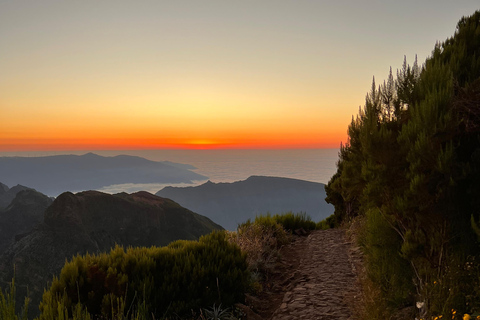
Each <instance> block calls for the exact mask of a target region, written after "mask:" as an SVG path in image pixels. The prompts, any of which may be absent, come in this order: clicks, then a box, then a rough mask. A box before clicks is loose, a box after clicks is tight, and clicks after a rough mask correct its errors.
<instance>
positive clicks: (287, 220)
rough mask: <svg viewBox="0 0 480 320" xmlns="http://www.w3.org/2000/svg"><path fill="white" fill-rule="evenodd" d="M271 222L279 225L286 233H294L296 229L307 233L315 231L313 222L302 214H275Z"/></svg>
mask: <svg viewBox="0 0 480 320" xmlns="http://www.w3.org/2000/svg"><path fill="white" fill-rule="evenodd" d="M273 220H275V221H276V222H278V223H279V224H281V225H282V226H283V228H285V230H287V231H295V230H297V229H304V230H307V231H308V230H315V227H316V224H315V222H313V221H312V219H311V218H310V216H308V215H307V214H306V213H304V212H300V213H295V214H294V213H292V212H288V213H284V214H276V215H274V216H273Z"/></svg>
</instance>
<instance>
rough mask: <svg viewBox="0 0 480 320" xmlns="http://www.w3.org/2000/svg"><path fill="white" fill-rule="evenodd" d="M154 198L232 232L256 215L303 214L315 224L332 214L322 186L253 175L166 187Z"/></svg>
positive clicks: (331, 208)
mask: <svg viewBox="0 0 480 320" xmlns="http://www.w3.org/2000/svg"><path fill="white" fill-rule="evenodd" d="M157 195H159V196H162V197H166V198H170V199H173V200H174V201H177V202H178V203H180V204H181V205H182V206H184V207H186V208H189V209H190V210H193V211H195V212H197V213H199V214H202V215H205V216H207V217H209V218H210V219H212V220H214V221H216V222H217V223H219V224H221V225H222V226H223V227H225V228H226V229H228V230H235V229H236V227H237V225H238V223H241V222H244V221H245V220H247V219H249V218H255V216H256V215H258V214H265V213H267V212H270V213H284V212H289V211H292V212H295V213H296V212H306V213H307V214H308V215H310V216H311V217H312V219H313V220H314V221H319V220H323V219H325V218H326V217H328V216H329V215H331V214H332V213H333V206H331V205H329V204H327V203H326V202H325V200H324V199H325V185H324V184H322V183H316V182H309V181H303V180H297V179H288V178H277V177H261V176H252V177H250V178H248V179H247V180H244V181H237V182H234V183H212V182H210V181H208V182H206V183H204V184H202V185H200V186H197V187H185V188H178V187H166V188H164V189H162V190H160V191H158V192H157Z"/></svg>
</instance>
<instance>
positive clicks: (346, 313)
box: [270, 229, 360, 320]
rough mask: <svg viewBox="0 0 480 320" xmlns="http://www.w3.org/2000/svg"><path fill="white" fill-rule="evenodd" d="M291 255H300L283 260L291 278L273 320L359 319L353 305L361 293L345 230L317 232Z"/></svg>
mask: <svg viewBox="0 0 480 320" xmlns="http://www.w3.org/2000/svg"><path fill="white" fill-rule="evenodd" d="M287 251H289V252H295V253H296V254H294V255H291V254H290V255H285V256H284V257H282V261H281V263H282V265H283V267H285V271H286V272H287V273H288V272H289V273H290V275H288V274H287V279H286V280H288V281H285V287H284V289H283V290H282V291H283V292H285V293H284V294H283V292H282V294H283V300H282V301H281V304H280V306H279V307H278V308H277V309H276V310H275V311H274V312H273V315H272V316H271V317H270V319H274V320H284V319H285V320H286V319H335V320H341V319H352V320H353V319H356V317H355V315H354V312H353V310H352V306H351V305H352V301H354V300H355V299H356V298H357V297H358V298H360V290H359V286H358V283H357V275H356V272H355V263H354V261H352V254H351V244H350V243H348V242H346V240H345V231H344V230H340V229H330V230H321V231H314V232H312V233H311V234H310V235H309V236H308V237H307V238H306V239H305V238H304V239H302V240H300V241H296V242H294V243H293V244H292V245H291V247H290V248H287ZM292 259H293V260H294V261H292ZM295 259H296V261H295Z"/></svg>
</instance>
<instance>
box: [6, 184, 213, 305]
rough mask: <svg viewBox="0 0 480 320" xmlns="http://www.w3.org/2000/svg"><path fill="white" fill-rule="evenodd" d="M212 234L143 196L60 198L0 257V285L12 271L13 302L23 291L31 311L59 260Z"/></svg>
mask: <svg viewBox="0 0 480 320" xmlns="http://www.w3.org/2000/svg"><path fill="white" fill-rule="evenodd" d="M215 229H222V228H221V227H220V226H219V225H217V224H215V223H213V222H212V221H211V220H210V219H208V218H206V217H203V216H200V215H198V214H196V213H193V212H191V211H190V210H187V209H185V208H183V207H181V206H180V205H178V204H177V203H175V202H173V201H172V200H169V199H163V198H160V197H157V196H155V195H152V194H149V193H147V192H138V193H133V194H126V193H121V194H116V195H109V194H105V193H101V192H97V191H87V192H81V193H77V194H72V193H70V192H66V193H63V194H61V195H60V196H59V197H58V198H57V199H55V201H54V202H53V203H52V205H51V206H50V207H48V208H47V210H46V211H45V218H44V222H43V223H41V224H40V225H38V226H37V227H36V228H35V229H34V230H33V231H32V232H30V233H29V234H27V235H24V236H23V237H22V238H17V242H15V243H14V244H13V245H12V246H10V247H9V248H8V249H7V250H6V251H5V252H4V253H3V255H1V256H0V280H1V282H3V284H2V286H4V285H5V282H8V281H9V280H11V278H12V276H13V266H14V265H15V273H16V283H17V284H18V286H19V292H18V293H17V296H20V297H21V296H25V295H24V294H26V286H27V285H28V288H29V291H30V294H31V297H32V303H33V305H34V306H36V305H37V304H38V302H39V301H40V297H41V293H42V291H43V288H44V287H45V285H46V284H47V282H48V281H51V279H52V276H53V275H54V274H58V272H59V271H60V269H61V268H62V266H63V265H64V263H65V259H69V258H71V257H72V256H74V255H76V254H85V253H87V252H89V253H99V252H104V251H108V250H110V249H111V248H112V247H114V246H115V244H119V245H121V246H125V247H127V246H153V245H155V246H162V245H166V244H168V243H169V242H171V241H173V240H177V239H192V240H193V239H197V238H199V237H200V236H201V235H204V234H207V233H210V232H211V231H212V230H215ZM35 311H37V310H35Z"/></svg>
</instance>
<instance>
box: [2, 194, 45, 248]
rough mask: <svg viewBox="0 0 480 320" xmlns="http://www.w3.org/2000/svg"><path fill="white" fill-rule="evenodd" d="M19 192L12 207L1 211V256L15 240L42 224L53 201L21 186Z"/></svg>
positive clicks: (12, 202) (11, 204)
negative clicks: (45, 213) (44, 214)
mask: <svg viewBox="0 0 480 320" xmlns="http://www.w3.org/2000/svg"><path fill="white" fill-rule="evenodd" d="M17 187H18V186H17ZM17 187H14V188H17ZM14 188H12V189H14ZM12 189H9V190H8V191H11V190H12ZM17 190H20V191H19V192H17V193H16V196H15V198H14V199H13V200H12V201H11V203H10V205H9V206H8V207H7V208H5V209H0V254H2V253H3V252H4V251H5V250H6V248H7V247H8V246H10V245H11V244H12V243H13V242H14V241H15V238H18V237H21V235H22V234H25V233H28V232H30V231H31V230H32V229H33V228H34V227H35V226H36V225H37V224H39V223H41V222H42V221H43V213H44V212H45V209H46V208H47V207H48V206H49V205H50V204H51V203H52V201H53V200H52V199H50V198H49V197H47V196H46V195H44V194H41V193H40V192H37V191H35V190H33V189H29V188H26V187H22V186H20V187H19V188H17Z"/></svg>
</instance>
